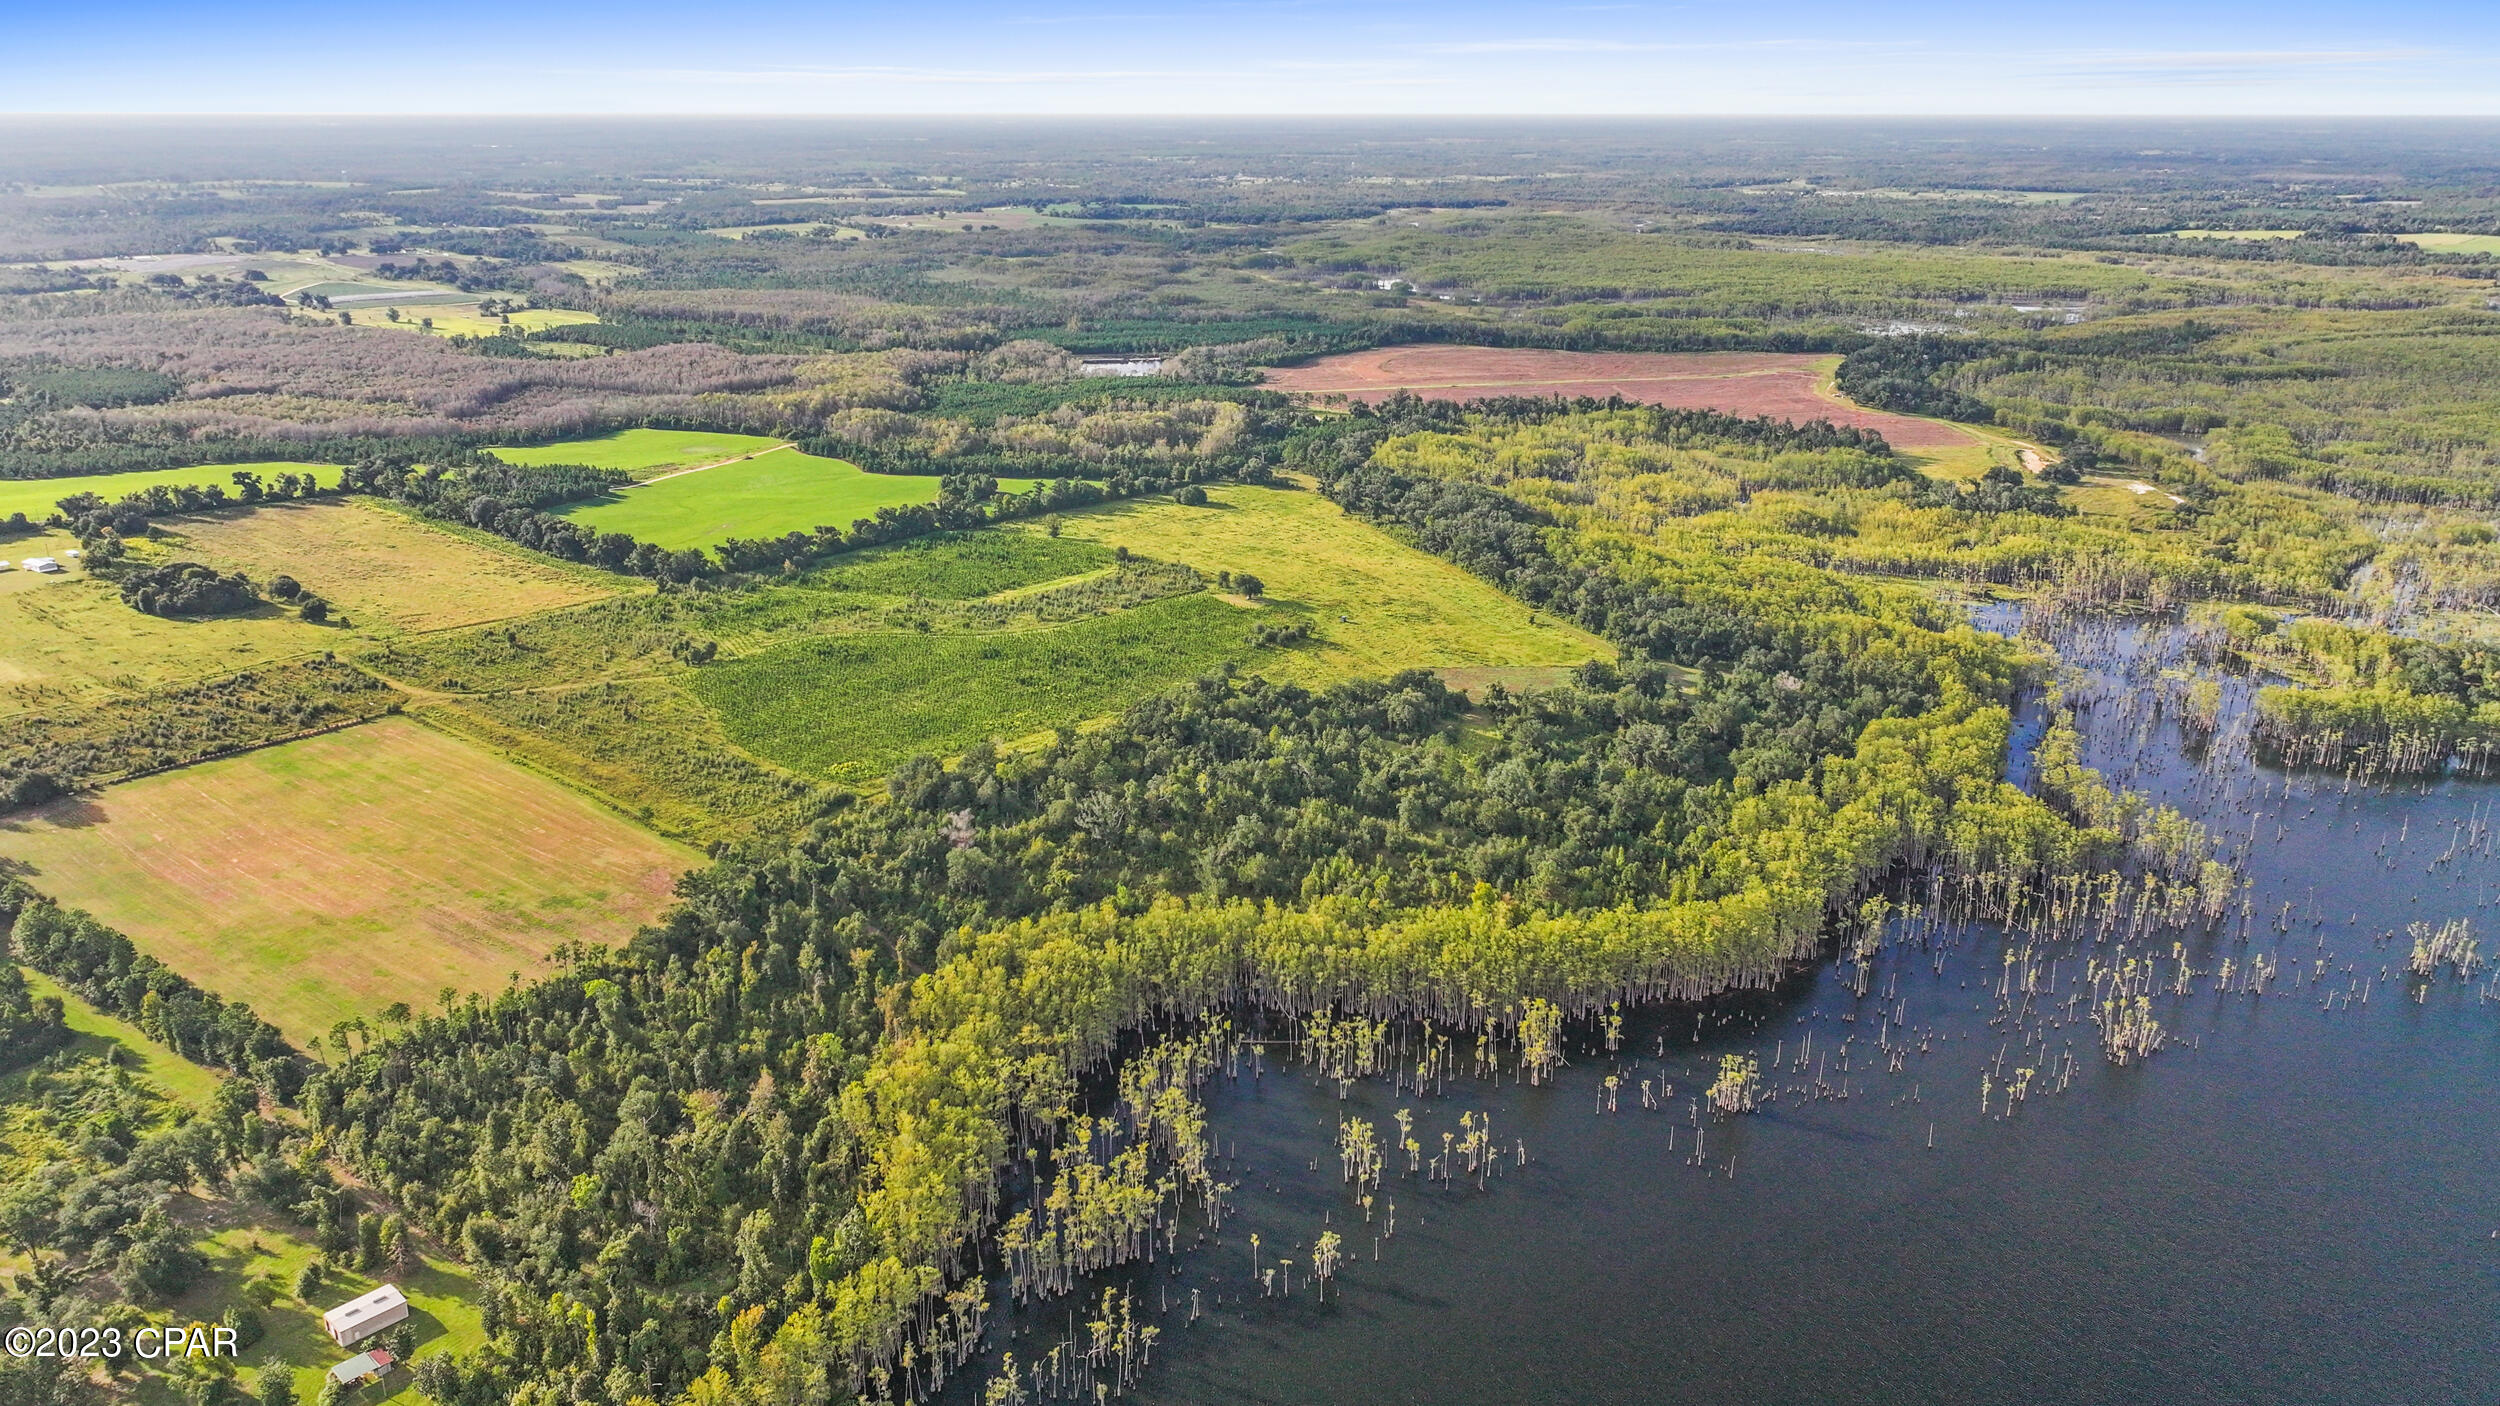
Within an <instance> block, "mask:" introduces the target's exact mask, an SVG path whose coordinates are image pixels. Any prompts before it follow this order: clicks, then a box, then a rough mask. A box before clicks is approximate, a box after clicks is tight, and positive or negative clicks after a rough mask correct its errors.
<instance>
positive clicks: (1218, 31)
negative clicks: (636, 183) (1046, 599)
mask: <svg viewBox="0 0 2500 1406" xmlns="http://www.w3.org/2000/svg"><path fill="white" fill-rule="evenodd" d="M0 111H17V112H333V113H348V112H375V113H451V112H512V113H547V112H580V113H792V114H798V113H887V114H898V115H899V114H936V113H1103V112H1121V111H1138V112H1158V113H1207V114H1235V113H1273V114H1287V113H1361V114H1390V113H1418V114H1473V113H1484V114H1509V113H1582V114H1635V113H1673V114H1686V113H1748V114H1750V113H1902V114H1915V113H1955V114H1992V115H2002V116H2016V115H2026V114H2067V113H2083V114H2174V113H2175V114H2189V115H2226V114H2264V113H2283V114H2347V113H2387V114H2440V113H2450V114H2500V0H2472V2H2471V3H2469V0H2382V3H2367V0H2347V3H2341V4H2328V3H2318V0H2272V3H2254V2H2253V0H2172V2H2171V3H2145V0H2114V2H2112V3H2097V4H2074V3H2051V4H2041V3H2024V0H1996V2H1995V3H1985V4H1981V3H1967V2H1966V0H1929V3H1916V4H1905V3H1884V2H1883V0H1859V3H1854V4H1844V3H1831V2H1830V0H1780V2H1779V3H1767V4H1749V3H1744V2H1743V0H1737V3H1724V0H1722V2H1721V3H1709V4H1683V3H1662V4H1652V3H1604V2H1602V0H1601V3H1587V4H1575V3H1567V2H1566V3H1558V4H1549V5H1494V4H1481V3H1472V2H1471V0H1446V2H1445V3H1416V2H1413V0H1378V2H1377V3H1349V2H1348V0H1231V2H1230V3H1224V2H1223V0H1166V2H1165V3H1136V2H1135V0H1092V2H1091V3H1085V2H1082V0H1080V2H1078V3H1058V0H1010V2H1009V3H1000V2H999V0H925V2H924V3H913V0H885V2H884V3H879V4H858V3H852V0H817V3H789V2H788V0H761V3H745V4H741V3H736V0H724V3H718V4H712V5H687V4H682V3H671V4H658V3H651V0H613V2H612V3H601V4H587V3H580V0H556V3H530V0H521V3H508V2H507V3H497V4H489V3H484V0H418V2H417V3H406V4H383V5H367V6H360V5H352V4H336V3H325V4H309V3H299V2H298V0H282V3H260V2H257V0H237V3H228V4H215V3H201V0H132V3H122V4H112V5H105V6H99V7H97V8H93V9H89V8H85V7H73V6H63V5H59V4H57V3H48V4H38V3H35V0H0Z"/></svg>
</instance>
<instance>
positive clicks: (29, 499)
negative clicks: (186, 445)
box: [0, 462, 339, 545]
mask: <svg viewBox="0 0 2500 1406" xmlns="http://www.w3.org/2000/svg"><path fill="white" fill-rule="evenodd" d="M238 473H254V474H258V475H260V476H261V478H262V479H264V480H267V479H273V478H276V477H277V476H278V475H280V474H312V475H314V476H315V477H316V478H317V479H318V480H319V481H320V483H321V486H322V487H324V488H335V487H337V486H338V481H339V471H338V469H337V468H336V467H334V466H332V465H328V464H298V463H292V462H271V463H255V464H199V465H195V466H193V467H191V468H187V469H148V470H142V471H140V472H137V473H127V474H79V475H76V476H74V477H70V478H0V518H5V517H8V516H9V515H10V514H12V513H24V514H25V515H26V516H27V517H28V518H29V519H31V520H33V521H35V522H41V521H43V520H44V519H45V518H47V517H50V516H51V515H52V513H53V510H54V505H55V504H57V503H59V502H60V501H61V500H62V499H63V498H68V497H71V496H73V495H76V494H80V493H93V494H95V495H96V496H98V497H100V498H104V499H107V500H118V499H121V498H125V497H128V496H129V495H131V494H133V493H142V492H145V491H147V490H148V489H150V488H154V487H156V486H158V485H159V484H162V485H165V486H167V487H172V486H174V485H177V484H188V485H192V486H197V487H204V486H206V485H209V484H215V485H217V486H218V487H220V488H223V489H225V490H226V491H227V492H228V493H232V492H233V491H234V476H235V475H236V474H238ZM0 545H9V544H0Z"/></svg>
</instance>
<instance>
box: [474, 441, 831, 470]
mask: <svg viewBox="0 0 2500 1406" xmlns="http://www.w3.org/2000/svg"><path fill="white" fill-rule="evenodd" d="M787 442H788V441H786V440H778V439H773V438H771V437H769V436H766V435H760V434H718V433H713V432H710V431H705V430H653V429H635V430H618V431H617V432H616V433H614V434H603V435H593V436H591V437H589V438H587V439H560V440H557V441H556V442H554V443H553V444H532V445H522V446H514V447H505V446H500V445H499V446H497V447H496V448H494V449H492V450H490V451H488V452H490V453H492V454H493V455H494V456H495V457H496V458H498V459H501V460H503V461H504V462H505V463H507V464H588V465H590V466H591V467H592V468H595V469H623V470H624V471H626V472H627V473H630V474H633V475H635V476H636V477H637V478H652V477H656V476H658V475H660V474H663V473H668V472H671V471H673V470H677V469H693V468H700V467H702V466H703V465H705V464H717V463H720V462H721V461H723V460H725V459H735V458H737V457H739V456H740V455H743V454H760V453H762V452H763V451H765V450H767V449H774V448H778V447H779V446H781V445H782V444H785V443H787Z"/></svg>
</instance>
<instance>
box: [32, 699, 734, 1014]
mask: <svg viewBox="0 0 2500 1406" xmlns="http://www.w3.org/2000/svg"><path fill="white" fill-rule="evenodd" d="M699 862H700V856H698V855H696V854H695V853H694V852H693V851H692V850H688V849H685V848H683V847H681V846H678V845H674V844H670V843H669V842H667V841H665V840H661V839H659V838H657V837H655V836H652V835H650V834H647V833H645V832H643V831H642V830H639V829H636V828H635V827H634V826H632V825H629V824H627V823H626V822H625V821H623V820H622V819H619V818H618V817H617V816H615V815H614V814H612V813H611V812H609V811H607V810H604V809H602V808H600V807H599V806H597V805H595V804H593V803H592V802H590V801H589V800H586V799H584V798H583V797H581V796H578V795H576V794H574V793H573V792H571V791H569V790H566V789H565V788H564V787H562V786H559V785H557V784H556V783H555V782H552V781H549V780H547V779H546V778H544V777H542V776H539V775H538V774H536V773H535V772H530V771H525V770H523V769H521V768H520V767H517V766H514V765H512V764H511V763H509V762H506V761H503V760H501V759H500V758H497V757H495V756H494V755H492V754H490V753H488V752H485V751H483V750H481V749H479V748H476V747H472V746H470V745H469V744H467V743H465V742H461V741H458V740H455V739H453V738H450V737H446V736H444V735H443V734H441V733H439V732H436V731H434V730H433V729H431V728H428V727H424V726H422V725H420V724H418V723H415V722H412V721H409V720H408V719H405V718H392V719H388V720H385V721H382V722H378V723H371V724H368V725H366V726H363V727H354V728H349V729H346V730H345V731H342V732H335V733H330V734H328V735H326V736H321V737H313V738H307V739H305V740H303V741H300V742H290V743H287V744H286V745H284V746H280V747H264V748H262V749H260V750H259V751H256V752H248V753H245V754H243V755H241V756H237V757H229V758H226V759H225V760H222V761H215V762H209V763H206V764H204V765H201V766H195V767H188V768H185V769H183V770H180V771H171V772H166V773H163V774H161V775H157V776H151V777H147V778H145V779H143V780H139V781H133V782H128V783H126V784H123V785H119V786H113V787H109V788H107V789H106V790H104V791H103V792H101V793H99V794H97V795H93V796H80V797H73V798H71V799H68V800H64V801H59V802H55V803H54V804H52V805H49V806H45V807H43V808H41V809H38V810H34V811H26V812H20V813H18V814H16V815H13V816H10V817H8V818H6V819H5V820H0V872H8V873H14V874H19V875H22V876H24V877H25V878H26V879H27V881H28V882H30V883H32V884H33V885H34V886H35V888H37V889H38V890H40V891H42V892H44V893H47V894H49V895H51V896H52V897H54V898H56V899H58V900H59V901H60V902H61V903H63V904H65V905H68V906H70V907H75V908H84V909H87V910H88V911H89V912H92V913H94V914H95V915H96V917H97V918H98V919H100V920H102V921H103V922H105V923H107V924H110V925H111V926H113V927H116V928H119V929H121V930H122V931H123V932H125V933H127V934H129V936H130V940H131V941H132V942H135V943H137V944H138V946H139V949H140V950H141V951H143V952H147V953H149V954H151V955H153V956H155V957H156V958H157V959H158V960H159V961H162V962H164V963H165V964H166V965H168V966H170V967H172V968H173V969H174V970H175V971H178V972H180V973H182V974H183V975H184V976H187V977H189V978H191V979H192V980H193V981H195V982H198V983H199V984H200V985H202V986H204V987H207V988H208V989H209V990H211V991H215V992H217V993H218V994H220V995H222V996H227V997H230V998H232V999H235V1000H240V1001H244V1002H246V1003H248V1004H249V1005H250V1006H251V1007H252V1009H254V1010H256V1011H258V1012H259V1013H260V1014H261V1015H262V1016H263V1017H265V1018H266V1019H268V1020H269V1021H270V1022H271V1023H272V1024H274V1025H276V1026H277V1027H278V1028H279V1029H280V1030H283V1031H285V1032H286V1034H287V1036H288V1038H290V1039H292V1040H295V1041H297V1042H298V1043H301V1042H303V1041H307V1040H310V1039H311V1038H313V1037H314V1036H316V1035H321V1034H323V1033H325V1032H327V1031H328V1030H329V1029H330V1027H331V1026H332V1025H334V1024H336V1023H337V1022H339V1021H341V1020H346V1019H350V1018H353V1017H360V1016H361V1017H365V1018H367V1019H370V1018H371V1017H373V1016H374V1015H376V1014H378V1013H379V1012H381V1011H382V1010H383V1009H385V1008H386V1007H388V1006H389V1005H390V1004H391V1003H392V1002H395V1001H405V1002H407V1003H408V1004H410V1005H411V1006H414V1007H419V1008H423V1007H428V1006H431V1005H432V1004H433V1002H434V998H435V993H436V992H438V991H441V990H442V989H444V988H445V987H450V988H452V989H454V990H456V991H461V992H469V991H494V990H498V989H500V988H501V987H502V986H503V985H504V983H505V981H506V980H508V979H509V976H510V974H511V973H513V972H519V973H521V974H522V975H523V976H524V977H525V978H526V977H529V976H532V975H536V974H538V973H541V972H543V971H545V970H546V969H547V965H548V961H547V959H548V954H549V953H551V952H552V951H553V950H554V949H555V948H556V947H557V946H559V945H561V944H563V943H566V942H571V941H577V940H578V941H587V942H597V943H613V942H617V941H621V940H623V939H624V938H626V937H629V936H631V935H632V934H633V932H634V930H635V928H637V927H638V926H640V925H641V924H643V923H645V922H648V921H650V920H651V919H652V918H653V917H655V916H657V915H658V914H659V912H660V911H661V910H662V909H663V908H665V907H667V906H668V903H669V901H670V889H671V886H672V884H673V883H674V881H675V879H676V876H677V875H678V873H679V872H681V871H683V870H686V869H689V868H692V867H694V866H695V865H696V864H698V863H699Z"/></svg>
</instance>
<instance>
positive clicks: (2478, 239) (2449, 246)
mask: <svg viewBox="0 0 2500 1406" xmlns="http://www.w3.org/2000/svg"><path fill="white" fill-rule="evenodd" d="M2396 237H2397V238H2398V239H2400V240H2403V241H2404V242H2405V243H2407V244H2418V245H2420V246H2421V247H2423V248H2425V249H2431V250H2436V251H2438V252H2439V253H2442V254H2500V234H2449V233H2447V232H2445V231H2442V232H2440V233H2437V234H2400V235H2397V236H2396Z"/></svg>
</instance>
